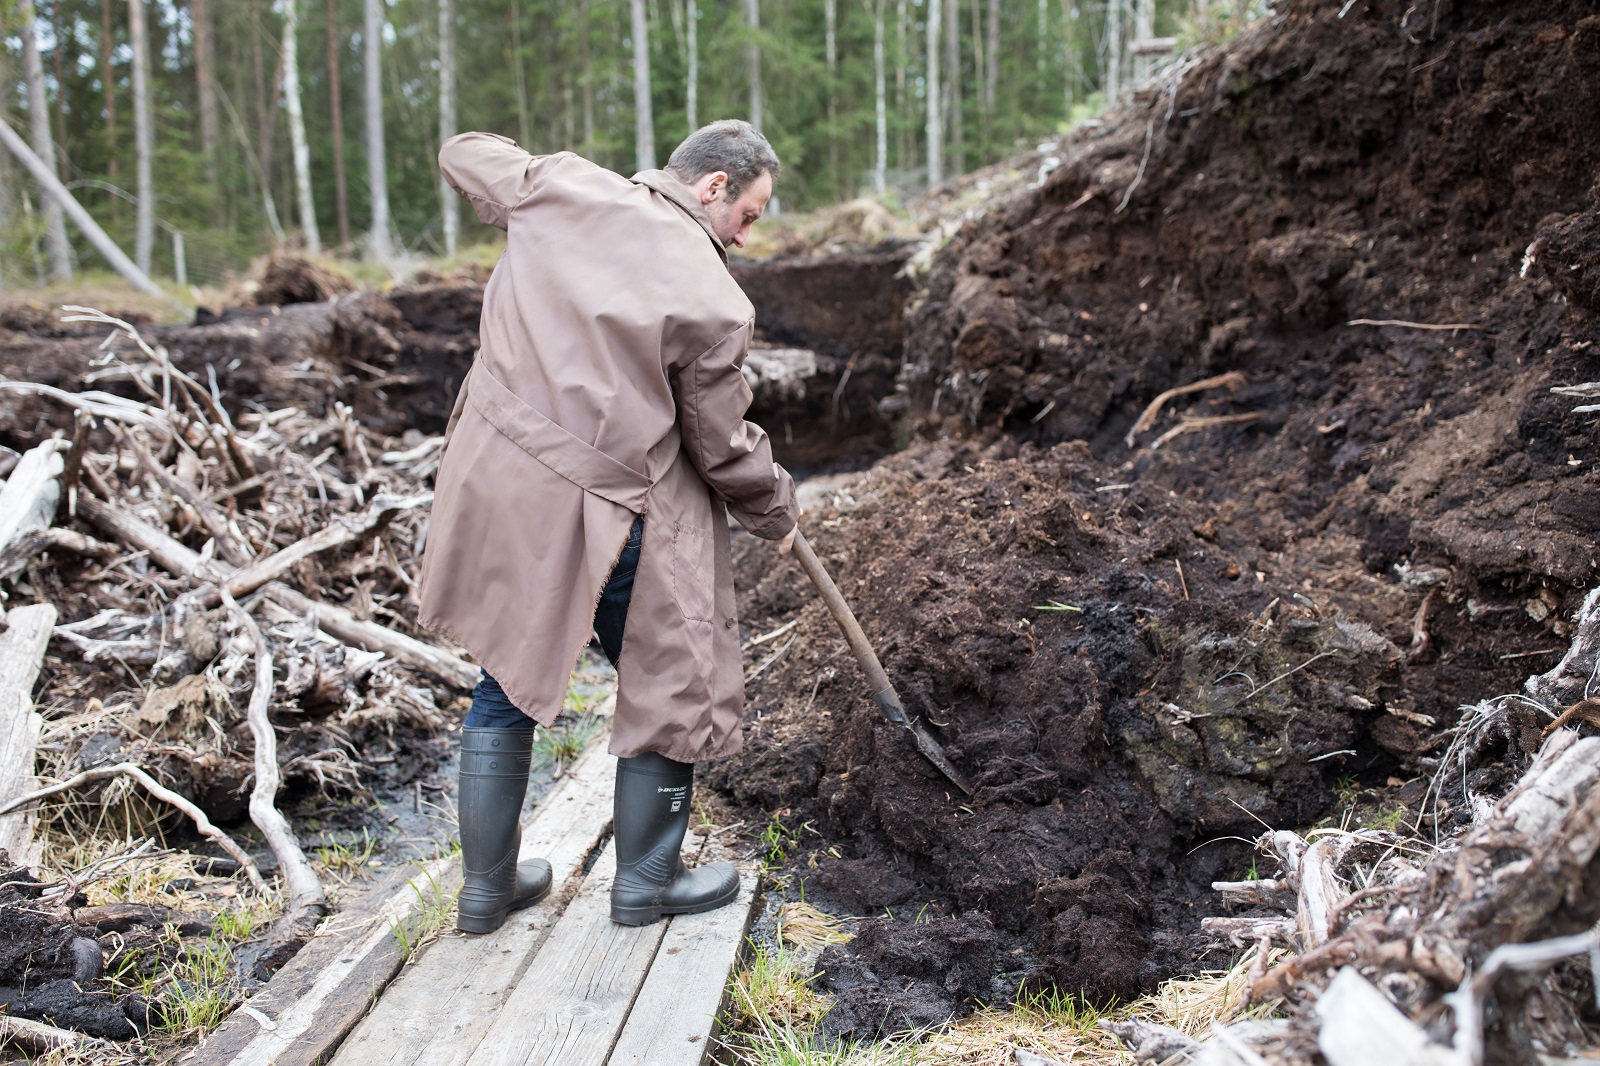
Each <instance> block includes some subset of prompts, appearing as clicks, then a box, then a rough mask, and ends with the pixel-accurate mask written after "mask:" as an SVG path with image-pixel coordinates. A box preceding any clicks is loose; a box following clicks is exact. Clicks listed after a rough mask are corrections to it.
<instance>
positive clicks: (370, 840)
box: [313, 827, 378, 881]
mask: <svg viewBox="0 0 1600 1066" xmlns="http://www.w3.org/2000/svg"><path fill="white" fill-rule="evenodd" d="M377 847H378V840H377V838H376V837H374V836H373V835H372V832H371V830H369V829H366V828H364V827H363V828H362V830H361V840H360V842H359V843H358V842H356V841H354V840H352V841H351V842H350V843H348V844H342V843H340V842H338V841H331V842H329V843H327V844H325V845H323V846H322V847H319V848H317V849H316V850H315V851H314V852H313V854H314V855H315V856H316V860H317V862H318V863H319V864H320V865H321V866H322V868H323V869H324V870H326V871H328V873H330V874H332V875H333V876H334V877H336V878H338V879H339V880H341V881H348V880H349V879H351V878H352V877H361V876H364V875H365V874H366V872H367V868H368V865H369V864H370V863H371V862H372V853H373V852H374V851H375V850H377Z"/></svg>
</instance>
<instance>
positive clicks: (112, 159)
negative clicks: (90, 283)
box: [100, 0, 122, 221]
mask: <svg viewBox="0 0 1600 1066" xmlns="http://www.w3.org/2000/svg"><path fill="white" fill-rule="evenodd" d="M112 6H113V5H112V2H111V0H101V3H100V93H101V97H102V99H104V101H105V113H106V158H107V162H106V176H107V177H108V178H110V179H111V184H113V185H115V184H117V174H118V171H119V170H120V169H121V168H120V167H119V166H118V165H117V148H118V145H117V90H116V86H117V79H116V77H115V75H114V74H113V73H112V70H111V50H112V48H113V47H114V45H115V43H116V42H115V41H114V40H113V37H112V32H111V26H112V21H111V8H112ZM121 215H122V197H120V196H113V197H111V218H112V221H116V219H117V218H119V217H120V216H121Z"/></svg>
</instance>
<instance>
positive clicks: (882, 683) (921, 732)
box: [794, 529, 972, 796]
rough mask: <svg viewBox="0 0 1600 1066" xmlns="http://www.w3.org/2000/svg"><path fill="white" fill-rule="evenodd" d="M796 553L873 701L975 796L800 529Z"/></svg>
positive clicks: (953, 781) (941, 769)
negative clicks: (908, 702) (912, 709)
mask: <svg viewBox="0 0 1600 1066" xmlns="http://www.w3.org/2000/svg"><path fill="white" fill-rule="evenodd" d="M794 554H795V558H797V559H799V560H800V566H801V568H802V569H804V570H805V572H806V576H807V577H809V578H810V579H811V583H812V584H814V585H816V586H817V591H818V592H820V593H822V601H823V602H824V603H826V604H827V605H828V610H829V611H831V612H833V620H834V621H835V622H838V623H839V628H840V629H841V630H843V631H844V639H845V640H847V641H849V642H850V650H851V651H852V652H854V653H855V656H856V662H858V663H860V664H861V671H862V673H864V674H866V675H867V683H868V684H869V685H871V686H872V702H873V703H876V704H877V705H878V710H879V711H881V712H883V716H884V717H885V718H887V719H889V721H891V722H893V723H894V724H895V725H898V726H902V727H904V728H905V729H906V730H908V731H909V732H910V733H911V736H912V738H913V739H914V740H915V741H916V742H917V750H918V751H920V752H922V754H924V755H926V756H927V757H928V761H929V762H931V763H933V765H935V766H937V767H938V768H939V772H940V773H942V774H944V776H945V777H947V778H949V779H950V783H951V784H953V785H955V786H956V787H957V788H959V789H960V790H961V791H962V792H963V793H964V794H965V795H968V796H970V795H972V786H970V785H968V784H967V782H966V781H965V780H964V779H963V778H962V776H961V774H960V772H959V771H957V770H956V768H955V767H954V766H952V765H950V757H949V756H947V755H946V754H945V753H944V749H943V748H941V747H940V746H939V742H938V741H937V740H934V739H933V737H932V736H931V735H930V734H929V733H928V729H927V727H926V726H924V725H923V724H922V720H921V719H919V718H912V717H909V716H908V715H907V714H906V709H905V705H904V704H902V703H901V702H900V696H899V694H898V693H896V692H895V690H894V686H893V685H892V684H890V683H889V675H888V674H886V673H884V672H883V664H882V663H880V662H879V661H878V656H877V654H876V653H875V652H873V650H872V645H871V644H868V643H867V635H866V634H865V633H863V632H862V631H861V623H860V622H857V621H856V616H855V615H854V614H853V613H851V610H850V605H849V604H848V603H845V602H844V596H843V595H842V594H841V593H840V592H839V586H838V585H835V584H834V583H833V578H831V577H829V576H828V571H827V570H825V569H823V566H822V560H821V559H818V558H817V553H816V552H814V551H812V550H811V545H810V544H809V543H807V541H806V537H805V534H804V533H801V532H800V530H798V529H796V530H795V531H794Z"/></svg>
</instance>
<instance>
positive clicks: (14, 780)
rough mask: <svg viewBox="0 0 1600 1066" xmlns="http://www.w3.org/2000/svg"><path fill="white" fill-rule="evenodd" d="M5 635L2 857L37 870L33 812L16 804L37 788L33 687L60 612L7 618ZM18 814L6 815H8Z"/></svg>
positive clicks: (1, 658)
mask: <svg viewBox="0 0 1600 1066" xmlns="http://www.w3.org/2000/svg"><path fill="white" fill-rule="evenodd" d="M4 621H5V627H6V628H5V631H4V632H3V633H0V800H4V801H10V802H7V804H6V807H5V809H4V810H0V851H6V852H9V853H10V855H11V857H12V859H13V861H16V862H20V863H27V864H29V865H34V864H36V863H37V861H38V860H37V858H36V857H35V854H34V847H33V812H32V811H31V810H29V809H28V806H27V804H26V803H24V802H21V801H19V800H17V798H16V797H17V795H18V794H19V793H24V792H26V791H27V790H28V789H29V788H30V787H31V786H32V785H33V784H34V778H33V760H34V748H35V746H36V745H37V744H38V742H39V730H40V728H41V727H42V725H43V720H42V719H41V718H40V717H39V715H38V714H37V713H36V712H35V711H34V709H33V683H34V681H35V680H36V679H37V678H38V676H39V667H40V666H41V665H42V664H43V662H44V652H45V648H46V646H47V645H48V644H49V642H50V628H51V627H52V626H53V625H55V621H56V609H55V608H54V607H53V606H51V605H50V604H48V603H41V604H35V605H34V606H31V607H18V608H16V609H15V610H12V611H10V612H9V613H7V614H6V616H5V619H4ZM11 810H16V811H17V813H16V814H10V815H7V814H6V812H7V811H11Z"/></svg>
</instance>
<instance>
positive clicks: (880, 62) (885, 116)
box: [872, 0, 889, 196]
mask: <svg viewBox="0 0 1600 1066" xmlns="http://www.w3.org/2000/svg"><path fill="white" fill-rule="evenodd" d="M884 2H885V0H876V3H875V4H874V5H873V9H872V87H873V90H874V94H875V96H876V105H877V106H876V112H875V115H874V117H875V118H876V120H877V121H876V126H877V129H876V133H877V144H876V146H875V147H876V148H877V154H876V155H875V157H874V159H873V165H872V191H873V192H875V193H877V194H878V195H879V196H882V195H883V194H884V193H885V192H887V191H888V188H889V86H888V78H887V71H886V69H885V67H886V63H885V62H884V58H885V57H884V54H883V8H884Z"/></svg>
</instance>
